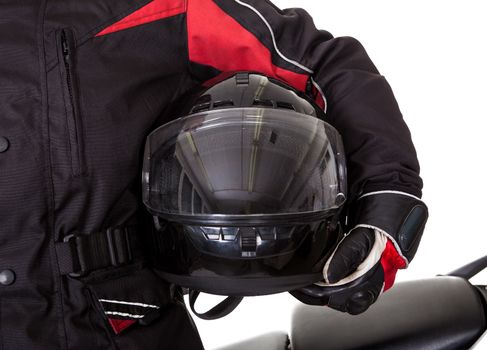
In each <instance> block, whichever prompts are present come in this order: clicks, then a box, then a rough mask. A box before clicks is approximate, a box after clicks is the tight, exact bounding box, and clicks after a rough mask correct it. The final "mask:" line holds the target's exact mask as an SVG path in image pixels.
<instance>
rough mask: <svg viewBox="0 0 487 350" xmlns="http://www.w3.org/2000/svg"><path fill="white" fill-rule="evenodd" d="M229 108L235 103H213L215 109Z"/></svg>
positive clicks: (225, 101) (226, 101)
mask: <svg viewBox="0 0 487 350" xmlns="http://www.w3.org/2000/svg"><path fill="white" fill-rule="evenodd" d="M229 106H233V101H232V100H223V101H216V102H214V103H213V108H218V107H229Z"/></svg>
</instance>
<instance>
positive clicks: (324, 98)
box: [311, 77, 328, 114]
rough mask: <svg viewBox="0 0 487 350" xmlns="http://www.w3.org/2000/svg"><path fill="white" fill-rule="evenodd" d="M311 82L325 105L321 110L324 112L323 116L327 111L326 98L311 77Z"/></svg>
mask: <svg viewBox="0 0 487 350" xmlns="http://www.w3.org/2000/svg"><path fill="white" fill-rule="evenodd" d="M311 82H312V83H313V85H314V87H315V88H316V90H318V92H319V93H320V95H321V98H322V99H323V102H324V104H325V107H324V108H323V112H325V114H326V110H327V109H328V101H327V100H326V96H325V94H324V93H323V90H322V89H321V87H320V86H319V85H318V83H317V82H316V81H315V80H314V79H313V77H311Z"/></svg>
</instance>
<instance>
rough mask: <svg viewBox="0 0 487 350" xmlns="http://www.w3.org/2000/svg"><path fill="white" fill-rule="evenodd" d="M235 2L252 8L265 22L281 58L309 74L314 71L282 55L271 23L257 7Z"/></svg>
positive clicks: (238, 1) (237, 0)
mask: <svg viewBox="0 0 487 350" xmlns="http://www.w3.org/2000/svg"><path fill="white" fill-rule="evenodd" d="M235 2H236V3H237V4H240V5H242V6H245V7H247V8H248V9H250V10H252V11H253V12H255V14H256V15H257V16H259V17H260V19H261V20H262V21H263V22H264V24H265V25H266V26H267V28H268V29H269V32H270V33H271V38H272V43H273V44H274V49H275V50H276V52H277V54H278V55H279V56H281V58H282V59H283V60H284V61H287V62H289V63H291V64H294V65H295V66H296V67H299V68H301V69H302V70H304V71H306V72H308V73H310V74H313V73H314V71H313V70H312V69H310V68H308V67H306V66H303V65H302V64H301V63H299V62H296V61H294V60H292V59H290V58H287V57H286V56H284V55H283V54H282V52H281V51H279V48H278V47H277V42H276V36H275V35H274V31H273V30H272V27H271V25H270V24H269V22H267V20H266V19H265V17H264V16H263V15H262V14H261V13H260V12H259V10H257V9H256V8H255V7H253V6H252V5H249V4H247V3H245V2H243V1H240V0H235Z"/></svg>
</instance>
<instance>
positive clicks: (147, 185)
mask: <svg viewBox="0 0 487 350" xmlns="http://www.w3.org/2000/svg"><path fill="white" fill-rule="evenodd" d="M193 101H194V102H191V103H190V105H189V106H188V107H187V111H186V112H184V113H183V115H180V116H179V118H178V119H175V120H173V121H171V122H169V123H167V124H164V125H162V126H160V127H159V128H157V129H156V130H154V131H153V132H152V133H151V134H150V135H149V136H148V137H147V140H146V145H145V154H144V163H143V180H142V182H143V201H144V204H145V206H146V208H147V209H148V211H149V212H150V213H151V214H152V215H153V218H154V222H155V227H156V228H157V232H156V234H155V239H154V242H153V244H154V249H155V250H156V251H157V256H156V259H154V263H155V265H156V269H157V270H158V271H159V273H160V274H161V275H162V277H164V278H165V279H166V280H168V281H169V282H171V283H174V284H177V285H180V286H183V287H187V288H190V289H193V290H197V291H204V292H207V293H212V294H220V295H229V296H249V295H263V294H271V293H278V292H283V291H289V290H294V289H297V288H300V287H303V286H306V285H309V284H311V283H314V282H317V281H319V280H321V279H322V278H323V277H322V269H323V265H324V263H325V261H326V259H327V258H328V257H329V255H330V254H331V253H332V251H333V249H334V247H335V245H336V243H337V240H338V238H339V235H338V232H337V231H338V228H337V226H338V225H337V223H338V221H339V220H338V215H339V211H340V209H341V207H342V206H343V204H344V202H345V198H346V168H345V159H344V151H343V146H342V142H341V137H340V135H339V134H338V132H337V131H336V130H335V129H334V128H333V127H332V126H331V125H329V124H328V123H326V122H325V121H324V118H325V116H324V113H323V111H322V110H321V109H320V108H319V107H318V106H317V105H315V104H314V102H312V100H310V99H309V98H308V97H306V96H305V95H304V94H302V93H301V92H299V91H297V90H295V89H293V88H291V87H290V86H288V85H286V84H284V83H283V82H281V81H278V80H276V79H272V78H269V77H266V76H263V75H261V74H258V73H249V72H241V73H236V74H233V75H231V76H230V77H227V78H225V79H223V80H222V81H219V82H217V83H216V84H214V85H213V86H211V87H210V88H208V89H206V90H204V91H203V92H201V93H199V94H198V96H197V98H195V99H193Z"/></svg>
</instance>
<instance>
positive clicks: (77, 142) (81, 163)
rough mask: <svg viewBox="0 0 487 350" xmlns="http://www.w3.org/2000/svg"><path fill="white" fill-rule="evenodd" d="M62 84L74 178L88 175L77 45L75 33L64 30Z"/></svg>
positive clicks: (60, 49)
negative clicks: (77, 67)
mask: <svg viewBox="0 0 487 350" xmlns="http://www.w3.org/2000/svg"><path fill="white" fill-rule="evenodd" d="M57 39H58V56H59V62H60V65H59V67H60V74H61V84H62V85H63V89H62V90H63V98H64V106H65V115H66V131H67V136H68V139H69V154H70V159H71V171H72V174H73V176H81V175H85V173H86V164H85V154H84V146H83V120H82V116H81V110H80V103H79V86H78V76H77V74H76V44H75V39H74V35H73V32H72V31H71V30H70V29H67V28H66V29H62V30H61V31H59V33H58V35H57Z"/></svg>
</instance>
